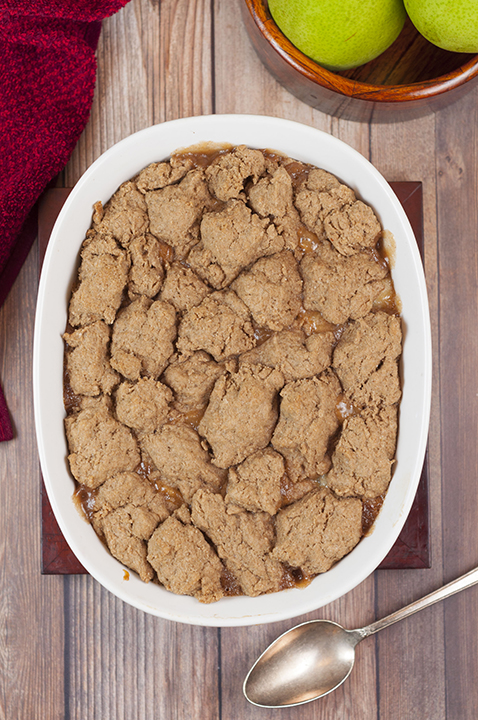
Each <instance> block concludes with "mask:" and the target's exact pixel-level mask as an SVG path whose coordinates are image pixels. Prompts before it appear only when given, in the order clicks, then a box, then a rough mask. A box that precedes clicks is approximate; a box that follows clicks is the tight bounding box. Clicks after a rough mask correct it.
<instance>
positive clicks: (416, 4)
mask: <svg viewBox="0 0 478 720" xmlns="http://www.w3.org/2000/svg"><path fill="white" fill-rule="evenodd" d="M405 7H406V9H407V12H408V14H409V16H410V20H411V21H412V23H413V24H414V25H415V27H416V29H417V30H418V32H419V33H421V34H422V35H423V36H424V37H425V38H426V39H427V40H429V42H431V43H433V44H434V45H438V47H440V48H443V50H451V51H453V52H464V53H478V3H477V2H476V0H405Z"/></svg>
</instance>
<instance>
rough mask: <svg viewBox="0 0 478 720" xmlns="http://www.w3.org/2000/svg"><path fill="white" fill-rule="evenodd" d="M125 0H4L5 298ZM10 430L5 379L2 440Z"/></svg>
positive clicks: (83, 115)
mask: <svg viewBox="0 0 478 720" xmlns="http://www.w3.org/2000/svg"><path fill="white" fill-rule="evenodd" d="M127 2H128V0H0V53H1V58H2V60H1V80H0V306H1V305H2V304H3V302H4V300H5V298H6V296H7V295H8V292H9V290H10V288H11V286H12V285H13V282H14V280H15V278H16V276H17V274H18V272H19V270H20V268H21V266H22V264H23V261H24V260H25V258H26V256H27V254H28V251H29V249H30V247H31V244H32V242H33V240H34V238H35V236H36V213H35V212H34V209H35V203H36V202H37V200H38V198H39V197H40V195H41V193H42V192H43V190H45V188H46V187H47V186H48V184H49V183H50V182H51V181H52V179H53V178H54V177H55V176H56V175H57V174H58V173H59V172H60V170H62V169H63V167H64V166H65V165H66V163H67V161H68V159H69V157H70V155H71V152H72V150H73V148H74V147H75V145H76V143H77V141H78V138H79V136H80V134H81V132H82V131H83V129H84V127H85V125H86V122H87V120H88V117H89V113H90V108H91V103H92V100H93V93H94V86H95V77H96V60H95V49H96V46H97V43H98V38H99V34H100V29H101V20H102V19H103V18H105V17H107V16H109V15H112V14H113V13H115V12H116V11H117V10H119V9H120V8H121V7H123V6H124V5H126V3H127ZM12 437H13V431H12V425H11V422H10V417H9V413H8V410H7V406H6V403H5V398H4V397H3V394H2V390H1V387H0V441H2V440H10V439H11V438H12Z"/></svg>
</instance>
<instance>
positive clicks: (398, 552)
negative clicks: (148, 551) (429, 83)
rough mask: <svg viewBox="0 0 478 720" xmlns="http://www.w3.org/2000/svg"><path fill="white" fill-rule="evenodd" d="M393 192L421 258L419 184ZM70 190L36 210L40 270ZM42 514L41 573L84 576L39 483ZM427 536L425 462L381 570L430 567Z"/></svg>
mask: <svg viewBox="0 0 478 720" xmlns="http://www.w3.org/2000/svg"><path fill="white" fill-rule="evenodd" d="M390 185H391V186H392V188H393V190H394V191H395V193H396V195H397V197H398V199H399V200H400V202H401V203H402V205H403V207H404V209H405V212H406V213H407V216H408V218H409V220H410V223H411V225H412V227H413V230H414V233H415V237H416V239H417V243H418V247H419V250H420V253H421V255H422V258H423V213H422V210H423V204H422V184H421V182H418V181H416V182H412V181H403V182H391V183H390ZM69 193H70V189H68V188H53V189H51V190H48V191H47V192H46V193H45V195H44V196H43V199H42V201H41V203H40V207H39V211H38V243H39V255H40V269H41V265H42V262H43V257H44V255H45V250H46V247H47V245H48V241H49V239H50V234H51V231H52V228H53V225H54V223H55V220H56V218H57V216H58V213H59V212H60V210H61V208H62V206H63V203H64V202H65V200H66V198H67V197H68V194H69ZM41 513H42V557H41V561H42V573H43V574H45V575H76V574H81V573H86V570H85V568H84V567H83V566H82V565H81V563H80V562H79V560H78V559H77V558H76V556H75V555H74V554H73V552H72V551H71V550H70V548H69V546H68V544H67V542H66V540H65V538H64V537H63V535H62V533H61V531H60V528H59V527H58V523H57V522H56V519H55V516H54V514H53V511H52V509H51V505H50V502H49V500H48V496H47V493H46V490H45V486H44V483H43V480H42V482H41ZM430 561H431V554H430V535H429V504H428V459H427V458H425V463H424V467H423V471H422V475H421V478H420V483H419V486H418V490H417V494H416V497H415V500H414V502H413V506H412V509H411V511H410V514H409V516H408V518H407V521H406V523H405V525H404V527H403V529H402V532H401V533H400V535H399V537H398V539H397V541H396V543H395V545H394V546H393V547H392V549H391V550H390V552H389V553H388V555H387V556H386V558H385V559H384V560H383V562H382V563H381V565H380V566H379V568H380V569H400V568H404V569H405V568H408V569H409V568H427V567H430Z"/></svg>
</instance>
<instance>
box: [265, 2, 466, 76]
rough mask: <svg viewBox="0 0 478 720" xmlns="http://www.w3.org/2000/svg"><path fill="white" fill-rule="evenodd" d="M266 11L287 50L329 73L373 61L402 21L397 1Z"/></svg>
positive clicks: (278, 6)
mask: <svg viewBox="0 0 478 720" xmlns="http://www.w3.org/2000/svg"><path fill="white" fill-rule="evenodd" d="M470 1H471V0H470ZM269 10H270V12H271V15H272V17H273V18H274V21H275V23H276V24H277V26H278V27H279V28H280V30H281V31H282V32H283V33H284V35H285V36H286V37H287V38H288V39H289V40H290V41H291V43H292V44H293V45H295V46H296V47H297V48H298V49H299V50H301V51H302V52H303V53H304V54H305V55H308V56H309V57H310V58H312V60H315V62H317V63H318V64H319V65H323V66H324V67H326V68H328V69H330V70H346V69H348V68H352V67H357V66H358V65H363V64H364V63H366V62H368V61H369V60H373V58H375V57H377V55H380V53H382V52H383V51H384V50H386V49H387V48H388V47H389V45H391V44H392V43H393V41H394V40H395V39H396V38H397V37H398V35H399V34H400V32H401V30H402V28H403V24H404V22H405V18H406V12H405V8H404V6H403V0H269Z"/></svg>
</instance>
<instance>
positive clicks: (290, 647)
mask: <svg viewBox="0 0 478 720" xmlns="http://www.w3.org/2000/svg"><path fill="white" fill-rule="evenodd" d="M476 583H478V568H475V570H471V571H470V572H468V573H466V575H462V576H461V577H459V578H458V579H457V580H453V581H452V582H450V583H448V584H447V585H444V586H443V587H442V588H439V589H438V590H435V591H434V592H432V593H430V594H429V595H425V597H423V598H421V599H420V600H415V602H413V603H411V604H410V605H407V606H406V607H404V608H402V609H401V610H397V611H396V612H394V613H392V614H391V615H388V616H387V617H385V618H383V619H382V620H377V621H376V622H374V623H372V624H371V625H367V626H366V627H363V628H360V629H358V630H346V629H345V628H343V627H342V626H341V625H338V624H337V623H334V622H331V621H329V620H311V621H310V622H305V623H302V624H301V625H297V626H296V627H293V628H292V629H291V630H287V632H285V633H283V635H281V636H280V637H278V638H277V640H275V641H274V642H273V643H272V644H271V645H269V647H268V648H267V650H265V651H264V652H263V653H262V655H261V656H260V658H259V659H258V660H256V662H255V663H254V665H253V666H252V668H251V669H250V671H249V673H248V675H247V677H246V679H245V681H244V687H243V690H244V695H245V696H246V698H247V699H248V700H249V702H251V703H252V704H253V705H258V706H260V707H272V708H279V707H287V706H291V705H302V704H303V703H307V702H310V701H311V700H316V699H317V698H320V697H323V696H324V695H327V694H328V693H330V692H332V690H335V689H336V688H338V687H339V685H341V684H342V683H343V682H344V681H345V680H346V679H347V678H348V676H349V675H350V673H351V672H352V668H353V666H354V660H355V646H356V645H357V644H358V643H359V642H360V641H361V640H363V639H364V638H366V637H368V636H369V635H373V634H374V633H376V632H378V631H379V630H382V629H383V628H386V627H388V626H389V625H392V624H393V623H396V622H398V621H399V620H403V619H404V618H406V617H409V616H410V615H413V613H416V612H417V611H418V610H423V608H426V607H428V606H429V605H433V604H434V603H436V602H439V601H440V600H444V599H445V598H447V597H450V595H454V594H455V593H457V592H460V591H461V590H465V589H466V588H468V587H471V585H475V584H476Z"/></svg>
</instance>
